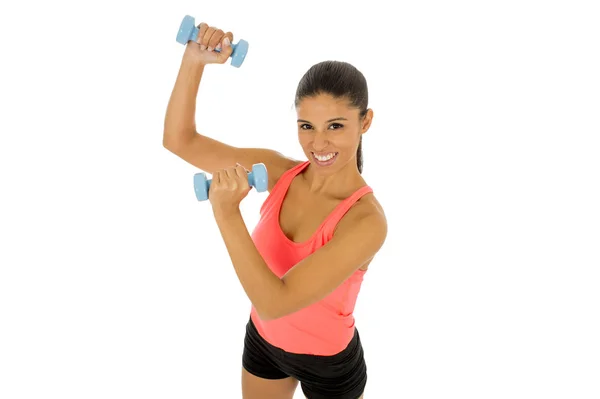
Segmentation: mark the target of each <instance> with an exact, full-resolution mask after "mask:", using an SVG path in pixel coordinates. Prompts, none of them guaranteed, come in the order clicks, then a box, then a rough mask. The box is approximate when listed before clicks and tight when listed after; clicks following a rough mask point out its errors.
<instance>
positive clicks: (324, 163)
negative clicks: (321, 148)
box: [311, 151, 340, 166]
mask: <svg viewBox="0 0 600 399" xmlns="http://www.w3.org/2000/svg"><path fill="white" fill-rule="evenodd" d="M332 152H333V153H334V154H335V155H334V156H333V158H331V159H330V160H328V161H325V162H323V161H319V160H318V159H317V158H316V157H315V152H311V155H312V158H313V161H315V163H316V164H317V165H319V166H329V165H331V164H333V163H334V162H335V161H336V159H337V157H338V155H339V154H340V153H339V152H336V151H330V152H326V153H322V155H327V154H331V153H332ZM317 155H319V156H321V154H317Z"/></svg>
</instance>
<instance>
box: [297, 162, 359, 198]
mask: <svg viewBox="0 0 600 399" xmlns="http://www.w3.org/2000/svg"><path fill="white" fill-rule="evenodd" d="M304 180H305V181H306V183H307V185H308V188H309V191H310V192H311V193H315V194H326V195H332V196H346V195H347V192H348V190H354V189H355V188H356V187H357V186H362V185H364V184H366V183H365V180H364V179H363V177H362V175H361V174H360V172H359V171H358V166H357V165H356V159H353V161H350V162H348V163H347V164H346V165H344V166H343V167H342V168H341V169H339V170H337V171H335V172H333V173H328V174H324V173H319V167H318V166H315V165H313V164H312V163H311V164H310V165H308V166H307V168H306V169H305V171H304Z"/></svg>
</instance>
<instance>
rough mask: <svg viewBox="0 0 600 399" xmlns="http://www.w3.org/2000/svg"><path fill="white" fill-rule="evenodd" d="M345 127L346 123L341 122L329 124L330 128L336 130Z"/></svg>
mask: <svg viewBox="0 0 600 399" xmlns="http://www.w3.org/2000/svg"><path fill="white" fill-rule="evenodd" d="M343 127H344V125H341V124H339V123H332V124H331V125H330V126H329V128H330V129H331V128H333V130H336V129H341V128H343Z"/></svg>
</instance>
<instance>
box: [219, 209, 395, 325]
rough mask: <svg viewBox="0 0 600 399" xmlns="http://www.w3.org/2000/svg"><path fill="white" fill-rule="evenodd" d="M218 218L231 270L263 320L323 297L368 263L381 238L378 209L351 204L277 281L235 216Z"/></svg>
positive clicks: (383, 226) (383, 232) (383, 230)
mask: <svg viewBox="0 0 600 399" xmlns="http://www.w3.org/2000/svg"><path fill="white" fill-rule="evenodd" d="M219 216H220V217H217V224H218V226H219V230H220V232H221V235H222V237H223V240H224V242H225V245H226V247H227V251H228V253H229V256H230V258H231V261H232V263H233V266H234V269H235V271H236V274H237V276H238V278H239V280H240V282H241V284H242V287H243V288H244V291H245V292H246V294H247V295H248V298H249V299H250V301H251V302H252V304H253V305H254V307H255V308H256V310H257V312H258V313H259V315H260V317H261V319H264V320H272V319H277V318H280V317H283V316H285V315H287V314H290V313H293V312H296V311H298V310H300V309H302V308H304V307H306V306H309V305H311V304H313V303H315V302H317V301H319V300H321V299H323V298H324V297H325V296H327V295H328V294H330V293H331V292H332V291H333V290H334V289H335V288H336V287H338V286H339V285H340V284H342V282H343V281H344V280H346V279H347V278H348V277H350V276H351V275H352V273H354V272H355V271H356V270H358V269H359V268H360V267H362V266H363V265H365V264H366V263H367V262H369V261H371V259H373V257H374V256H375V255H376V253H377V252H378V251H379V249H380V248H381V247H382V245H383V243H384V242H385V239H386V236H387V221H386V217H385V215H384V213H383V211H382V210H381V209H380V208H377V207H374V206H372V205H368V204H364V205H357V206H355V207H353V208H352V209H351V210H350V211H349V212H348V213H347V214H346V216H344V217H343V218H342V220H341V221H340V223H339V225H338V228H337V230H336V232H335V234H334V236H333V238H332V239H331V241H329V242H328V243H327V244H325V245H324V246H323V247H322V248H319V249H318V250H316V251H315V252H314V253H313V254H311V255H310V256H308V257H307V258H305V259H304V260H302V261H301V262H299V263H298V264H297V265H295V266H294V267H293V268H291V269H290V270H289V271H288V272H287V273H286V274H285V275H284V276H283V277H282V278H281V279H280V278H278V277H277V276H276V275H275V274H274V273H273V272H271V270H270V269H269V267H268V266H267V264H266V263H265V261H264V259H263V258H262V256H261V254H260V253H259V252H258V250H257V248H256V246H255V244H254V242H253V241H252V238H251V236H250V235H249V233H248V230H247V228H246V225H245V223H244V220H243V218H242V217H241V214H240V213H239V212H236V213H233V214H227V215H219Z"/></svg>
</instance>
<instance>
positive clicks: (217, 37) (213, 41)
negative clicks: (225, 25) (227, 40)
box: [207, 29, 224, 51]
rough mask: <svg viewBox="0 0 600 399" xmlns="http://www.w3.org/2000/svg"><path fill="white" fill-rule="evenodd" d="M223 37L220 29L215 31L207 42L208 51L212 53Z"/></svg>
mask: <svg viewBox="0 0 600 399" xmlns="http://www.w3.org/2000/svg"><path fill="white" fill-rule="evenodd" d="M223 35H224V33H223V31H222V30H221V29H216V30H215V32H214V33H213V35H212V36H211V37H210V40H209V41H208V44H207V46H208V51H212V50H213V49H216V48H217V47H218V45H219V44H220V43H221V40H222V39H223Z"/></svg>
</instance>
